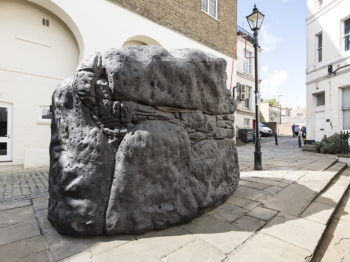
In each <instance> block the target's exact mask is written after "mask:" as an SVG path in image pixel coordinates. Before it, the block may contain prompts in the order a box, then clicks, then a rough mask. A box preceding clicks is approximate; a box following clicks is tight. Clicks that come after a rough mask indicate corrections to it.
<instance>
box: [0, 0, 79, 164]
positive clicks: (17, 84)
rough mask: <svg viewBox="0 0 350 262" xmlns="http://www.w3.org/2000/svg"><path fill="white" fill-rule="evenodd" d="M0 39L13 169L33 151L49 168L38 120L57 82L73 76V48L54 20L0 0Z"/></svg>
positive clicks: (43, 127) (1, 94) (0, 95)
mask: <svg viewBox="0 0 350 262" xmlns="http://www.w3.org/2000/svg"><path fill="white" fill-rule="evenodd" d="M43 18H45V19H48V20H49V21H50V26H49V27H45V26H43V25H42V19H43ZM0 35H1V49H0V57H1V59H0V101H2V102H7V103H12V104H13V128H12V130H13V134H12V139H13V140H12V141H13V162H12V164H23V163H24V158H25V151H26V150H27V151H28V150H32V149H35V150H42V151H45V152H47V154H46V158H45V159H43V161H42V162H41V163H38V165H44V164H45V163H46V164H47V163H48V159H49V158H48V145H49V141H50V126H49V124H48V123H46V124H45V122H43V121H39V120H40V114H39V113H40V106H44V105H46V106H48V105H50V104H51V95H52V93H53V91H54V89H55V88H56V86H57V84H58V82H59V81H61V80H62V79H64V78H66V77H69V76H70V75H71V74H72V73H73V71H74V69H75V67H76V65H77V63H78V55H79V51H78V46H77V43H76V41H75V39H74V37H73V35H72V33H71V32H70V30H69V29H68V28H67V27H66V26H65V25H64V24H63V23H62V22H61V21H60V20H59V19H58V18H57V17H56V16H55V15H53V14H51V13H49V12H47V11H46V10H44V9H42V8H40V7H38V6H36V5H34V4H31V3H28V2H26V1H20V0H18V1H17V0H8V1H0ZM31 156H32V155H31V154H28V157H31ZM39 162H40V161H39Z"/></svg>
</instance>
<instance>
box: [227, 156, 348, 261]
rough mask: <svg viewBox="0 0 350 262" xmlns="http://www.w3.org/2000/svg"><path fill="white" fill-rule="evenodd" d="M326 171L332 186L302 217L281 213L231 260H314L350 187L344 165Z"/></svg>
mask: <svg viewBox="0 0 350 262" xmlns="http://www.w3.org/2000/svg"><path fill="white" fill-rule="evenodd" d="M326 172H327V173H328V174H327V175H326V176H328V178H329V179H330V180H329V183H328V184H327V185H325V186H324V188H322V190H320V192H319V193H318V194H317V196H316V197H315V198H313V200H312V202H311V203H310V204H309V205H307V206H306V208H304V209H303V211H302V212H301V213H300V214H299V215H297V216H294V215H291V214H286V213H284V212H283V211H282V212H279V213H278V214H277V215H276V216H275V217H273V218H272V220H271V221H270V222H269V223H268V224H267V225H266V226H264V227H263V228H262V229H261V230H260V231H258V232H256V234H255V235H254V236H253V237H251V238H250V239H249V240H248V241H247V242H246V243H245V244H244V245H242V247H241V248H240V249H238V250H236V251H235V253H233V254H232V255H231V256H230V257H229V259H228V260H227V261H257V260H256V258H259V260H258V261H259V262H267V261H269V262H270V261H293V262H294V261H295V262H298V261H300V262H304V261H310V260H311V259H312V257H313V255H314V254H315V252H316V250H317V247H318V245H319V243H320V242H321V240H322V237H323V235H324V234H325V232H326V230H327V225H328V223H329V222H330V221H331V218H332V215H333V214H334V213H335V211H336V209H337V207H338V205H339V204H340V203H341V200H342V197H343V196H344V194H345V193H346V191H347V189H348V188H349V186H350V169H349V168H347V169H345V170H344V165H341V164H340V163H336V164H335V165H333V166H331V167H330V168H328V169H327V170H326ZM331 173H332V174H334V173H335V175H334V176H331V175H329V174H331ZM305 181H308V180H305ZM292 197H297V196H296V195H295V196H292ZM294 200H295V201H299V200H298V199H294ZM288 204H289V203H286V205H288ZM267 250H268V251H267ZM282 257H283V259H281V258H282Z"/></svg>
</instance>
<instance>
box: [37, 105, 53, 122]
mask: <svg viewBox="0 0 350 262" xmlns="http://www.w3.org/2000/svg"><path fill="white" fill-rule="evenodd" d="M51 119H52V113H51V110H50V107H49V106H41V107H40V118H39V120H44V121H48V120H51Z"/></svg>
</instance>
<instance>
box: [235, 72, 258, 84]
mask: <svg viewBox="0 0 350 262" xmlns="http://www.w3.org/2000/svg"><path fill="white" fill-rule="evenodd" d="M237 76H239V77H242V78H244V79H246V80H249V81H252V82H254V77H253V76H251V75H249V74H246V73H241V72H237Z"/></svg>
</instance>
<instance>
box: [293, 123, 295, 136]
mask: <svg viewBox="0 0 350 262" xmlns="http://www.w3.org/2000/svg"><path fill="white" fill-rule="evenodd" d="M294 128H295V124H293V125H292V134H293V137H295V134H294Z"/></svg>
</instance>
